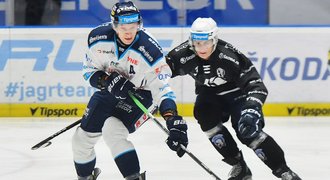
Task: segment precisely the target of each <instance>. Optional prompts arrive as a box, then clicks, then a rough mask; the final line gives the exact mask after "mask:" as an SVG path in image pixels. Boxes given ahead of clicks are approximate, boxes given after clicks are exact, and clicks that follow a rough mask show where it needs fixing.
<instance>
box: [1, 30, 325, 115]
mask: <svg viewBox="0 0 330 180" xmlns="http://www.w3.org/2000/svg"><path fill="white" fill-rule="evenodd" d="M91 29H92V28H3V29H0V54H1V56H0V89H1V91H0V116H6V117H8V116H9V117H10V116H14V117H22V116H37V117H39V116H41V117H47V116H55V117H56V116H68V117H71V116H81V115H82V114H83V111H84V110H83V109H84V108H85V106H86V104H87V102H88V100H89V98H90V96H91V95H92V94H93V93H94V92H95V89H94V88H92V87H90V85H89V84H88V83H86V82H85V81H84V80H83V78H82V72H81V69H82V60H83V59H84V58H85V51H86V48H87V34H88V32H89V31H90V30H91ZM147 29H148V30H149V32H151V33H152V34H153V35H154V37H156V38H157V40H158V41H159V43H160V45H161V47H162V48H163V50H164V53H165V54H166V53H167V52H168V51H169V50H171V49H172V48H174V47H176V46H177V45H179V44H180V43H181V42H183V41H185V40H186V39H187V38H188V36H189V34H188V32H189V29H188V28H147ZM219 36H220V38H221V39H223V40H225V41H228V42H230V43H232V44H233V45H234V46H236V47H237V48H238V49H239V50H240V51H242V52H243V53H244V54H245V55H246V56H247V57H248V58H250V59H251V61H252V62H253V64H254V65H255V67H256V69H257V70H258V71H259V73H260V75H261V77H262V79H263V81H264V83H265V84H266V86H267V88H268V91H269V95H268V97H267V101H266V105H265V107H264V111H265V115H268V116H330V113H329V111H330V96H328V94H329V87H330V80H329V79H330V72H329V70H328V68H327V67H328V65H327V61H328V55H329V49H330V27H220V33H219ZM170 84H171V86H172V88H173V90H174V92H175V94H176V96H177V102H178V104H179V110H180V112H182V113H183V115H187V116H191V115H192V108H193V103H194V100H195V97H196V95H195V92H194V89H195V87H194V80H193V79H192V78H191V77H189V76H185V77H178V78H174V79H171V80H170Z"/></svg>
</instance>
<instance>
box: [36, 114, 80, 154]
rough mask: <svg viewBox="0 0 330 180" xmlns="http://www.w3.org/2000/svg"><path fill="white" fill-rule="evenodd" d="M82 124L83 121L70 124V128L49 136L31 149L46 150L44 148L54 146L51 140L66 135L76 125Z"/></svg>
mask: <svg viewBox="0 0 330 180" xmlns="http://www.w3.org/2000/svg"><path fill="white" fill-rule="evenodd" d="M80 122H81V119H79V120H78V121H76V122H74V123H72V124H70V125H69V126H67V127H65V128H63V129H61V130H60V131H57V132H56V133H55V134H53V135H51V136H49V137H48V138H46V139H44V140H42V141H41V142H39V143H38V144H36V145H34V146H33V147H32V148H31V150H36V149H39V148H41V147H42V148H44V147H47V146H49V145H51V144H52V142H50V140H51V139H53V138H54V137H56V136H58V135H60V134H62V133H64V132H65V131H67V130H69V129H71V128H73V127H75V126H76V125H78V124H80Z"/></svg>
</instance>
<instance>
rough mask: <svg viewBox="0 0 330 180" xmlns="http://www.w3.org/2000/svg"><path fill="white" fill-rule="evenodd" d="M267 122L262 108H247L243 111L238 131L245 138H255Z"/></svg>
mask: <svg viewBox="0 0 330 180" xmlns="http://www.w3.org/2000/svg"><path fill="white" fill-rule="evenodd" d="M264 125H265V122H264V118H263V115H262V112H261V108H260V107H254V108H245V109H243V110H242V111H241V118H240V120H239V121H238V131H239V133H240V134H241V136H242V137H243V138H255V137H257V136H258V135H259V133H260V132H261V131H262V128H263V127H264Z"/></svg>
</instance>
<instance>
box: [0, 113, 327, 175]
mask: <svg viewBox="0 0 330 180" xmlns="http://www.w3.org/2000/svg"><path fill="white" fill-rule="evenodd" d="M186 119H187V121H188V126H189V129H188V134H189V141H190V143H189V146H188V149H189V150H190V151H191V152H192V153H193V154H194V155H195V156H197V157H198V158H199V159H200V160H201V161H202V162H203V163H205V165H206V166H207V167H209V168H210V169H211V170H212V171H213V172H214V173H215V174H217V175H218V176H219V177H220V178H221V179H227V175H228V172H229V171H230V167H229V166H228V165H226V164H225V163H224V162H222V161H221V159H222V157H221V156H220V155H219V154H218V153H217V152H216V151H215V149H213V147H212V145H211V144H210V143H209V141H208V139H207V138H206V136H205V135H204V134H203V133H202V132H201V130H200V129H199V125H198V124H197V123H196V122H195V120H193V119H192V118H186ZM76 120H77V118H65V119H63V118H62V119H54V118H53V119H42V118H38V119H35V118H1V119H0V159H1V168H0V179H4V180H5V179H6V180H21V179H24V180H59V179H61V180H73V179H77V178H76V174H75V170H74V166H73V161H72V152H71V136H72V135H73V132H74V129H71V130H69V131H67V132H65V133H63V134H61V135H59V136H57V137H55V138H54V139H53V140H52V142H53V144H52V145H50V146H49V147H46V148H41V149H38V150H31V147H32V146H33V145H35V144H36V143H38V142H40V141H41V140H43V139H45V138H47V137H49V136H50V135H52V134H54V133H55V132H57V131H59V130H61V129H62V128H64V127H65V126H67V125H69V124H71V123H73V122H74V121H76ZM225 125H226V126H227V127H228V129H229V130H230V131H231V132H233V131H232V129H231V126H230V123H226V124H225ZM264 130H265V132H266V133H268V134H270V135H271V136H272V137H273V138H274V139H275V140H276V141H277V142H278V143H279V144H280V146H281V147H282V148H283V150H284V152H285V155H286V160H287V162H288V164H289V166H290V167H291V169H293V170H294V171H296V172H297V173H298V174H299V176H301V177H302V179H306V180H325V179H329V178H330V173H329V171H330V140H329V138H330V118H329V117H323V118H322V117H318V118H316V117H309V118H304V117H295V118H293V117H291V118H288V117H277V118H273V117H272V118H271V117H267V118H266V127H265V129H264ZM129 138H130V140H131V141H132V142H133V143H134V145H135V148H136V150H137V152H138V154H139V158H140V161H141V162H140V165H141V171H144V170H146V171H147V179H148V180H185V179H187V180H188V179H189V180H212V179H215V178H213V177H212V176H211V175H210V174H208V173H207V172H206V171H205V170H204V169H202V168H201V167H200V166H199V165H198V164H197V163H195V162H194V161H193V160H192V159H191V158H190V157H189V156H187V155H185V156H184V157H183V158H178V157H177V156H176V154H175V153H174V152H173V151H170V150H169V149H168V147H167V146H166V144H165V143H164V140H165V139H166V135H165V134H164V133H163V131H162V130H161V129H159V127H157V125H155V124H154V123H153V122H152V121H150V122H147V123H146V124H144V125H143V126H142V127H141V128H140V129H138V131H136V132H135V133H134V134H131V135H130V137H129ZM235 138H236V137H235ZM237 142H238V141H237ZM238 144H239V147H240V148H241V149H242V150H243V153H244V156H245V159H246V160H247V163H248V165H249V167H250V169H251V170H252V173H253V179H254V180H273V179H274V180H275V179H277V178H275V177H274V176H273V175H272V173H271V171H270V169H268V167H267V166H266V165H264V164H263V163H262V162H261V161H260V160H259V159H258V158H257V156H256V155H255V154H254V153H253V151H252V150H251V149H249V148H247V147H246V146H244V145H242V144H241V143H240V142H238ZM96 153H97V167H99V168H101V169H102V173H101V174H100V176H99V179H100V180H105V179H107V180H117V179H118V180H120V179H123V178H122V177H121V174H120V173H119V170H118V169H117V167H116V166H115V163H114V161H113V159H112V157H111V155H110V152H109V150H108V148H107V146H106V145H105V143H104V141H103V139H101V140H100V141H99V143H98V144H97V146H96Z"/></svg>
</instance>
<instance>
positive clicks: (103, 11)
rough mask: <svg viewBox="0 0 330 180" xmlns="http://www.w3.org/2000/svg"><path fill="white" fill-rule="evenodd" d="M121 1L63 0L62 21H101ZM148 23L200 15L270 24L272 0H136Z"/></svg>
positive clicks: (166, 22)
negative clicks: (269, 16) (270, 2)
mask: <svg viewBox="0 0 330 180" xmlns="http://www.w3.org/2000/svg"><path fill="white" fill-rule="evenodd" d="M115 2H117V1H109V0H107V1H105V0H89V1H88V0H63V1H62V11H61V19H60V24H61V25H98V24H101V23H103V22H106V21H109V20H110V17H109V15H110V9H111V7H112V5H113V4H114V3H115ZM134 2H135V4H136V5H137V6H138V7H139V9H140V10H141V14H142V17H143V22H144V24H145V25H146V26H177V25H188V26H189V25H191V24H192V22H193V21H194V20H195V19H196V18H197V17H213V18H214V19H215V20H216V21H217V23H218V24H225V25H267V24H268V4H269V0H244V1H243V0H241V1H230V0H183V1H176V0H135V1H134Z"/></svg>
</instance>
